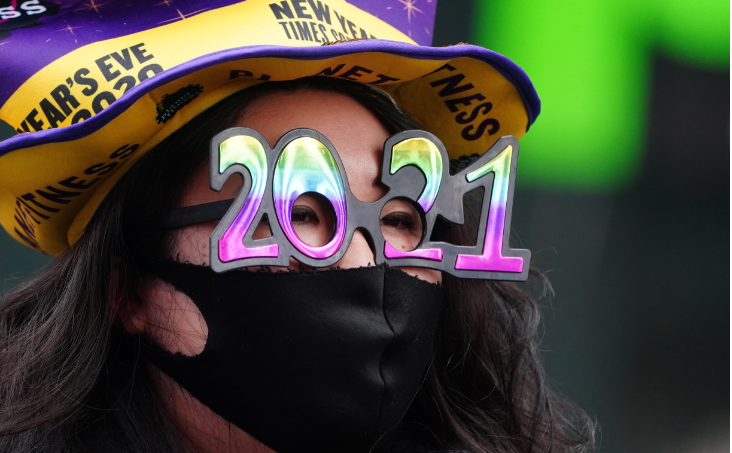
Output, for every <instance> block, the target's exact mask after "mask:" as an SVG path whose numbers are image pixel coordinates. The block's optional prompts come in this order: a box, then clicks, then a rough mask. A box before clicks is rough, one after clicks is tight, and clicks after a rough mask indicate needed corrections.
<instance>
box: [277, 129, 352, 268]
mask: <svg viewBox="0 0 732 453" xmlns="http://www.w3.org/2000/svg"><path fill="white" fill-rule="evenodd" d="M306 192H317V193H319V194H321V195H323V196H324V197H325V198H327V199H328V201H329V202H330V203H331V205H333V209H334V211H335V216H336V227H335V232H334V234H333V237H332V238H331V240H330V241H329V242H328V243H327V244H325V245H323V246H312V245H308V244H306V243H305V242H304V241H303V240H301V239H300V238H299V237H298V235H297V233H296V232H295V229H294V227H293V226H292V221H291V218H292V207H293V205H294V204H295V200H297V198H298V197H299V196H300V195H302V194H304V193H306ZM273 196H274V206H275V211H276V213H277V218H278V219H279V221H280V226H281V227H282V231H283V232H284V233H285V235H286V236H287V238H288V239H289V240H290V242H291V243H292V245H294V246H295V247H296V248H297V249H298V250H299V251H300V252H302V253H303V254H305V255H307V256H309V257H311V258H316V259H325V258H329V257H331V256H333V255H334V254H335V253H336V252H337V251H338V250H339V249H340V247H341V244H343V240H344V239H345V236H346V222H347V219H348V217H347V207H346V192H345V190H344V188H343V179H342V178H341V174H340V171H339V170H338V164H337V163H336V161H335V159H334V158H333V155H332V154H331V153H330V151H329V150H328V148H327V147H326V146H325V145H324V144H323V143H321V142H320V141H318V140H317V139H315V138H312V137H300V138H297V139H295V140H293V141H291V142H290V143H288V144H287V146H285V148H284V149H283V150H282V153H281V154H280V157H279V159H278V160H277V164H276V165H275V171H274V180H273Z"/></svg>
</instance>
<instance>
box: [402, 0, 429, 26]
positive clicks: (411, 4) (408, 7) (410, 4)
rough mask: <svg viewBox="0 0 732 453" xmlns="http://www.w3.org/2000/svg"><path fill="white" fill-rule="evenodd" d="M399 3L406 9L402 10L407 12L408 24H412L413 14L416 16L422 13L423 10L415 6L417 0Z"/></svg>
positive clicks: (405, 0) (406, 0) (404, 0)
mask: <svg viewBox="0 0 732 453" xmlns="http://www.w3.org/2000/svg"><path fill="white" fill-rule="evenodd" d="M399 3H401V4H402V5H404V8H402V9H406V10H407V22H409V23H411V22H412V14H414V15H415V16H416V15H417V13H422V10H421V9H419V8H417V7H416V6H414V5H415V4H416V3H417V0H399ZM422 14H424V13H422Z"/></svg>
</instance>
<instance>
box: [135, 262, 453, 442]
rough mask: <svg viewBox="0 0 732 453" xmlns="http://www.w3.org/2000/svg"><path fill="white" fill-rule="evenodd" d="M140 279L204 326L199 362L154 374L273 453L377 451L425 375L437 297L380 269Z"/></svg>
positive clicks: (181, 359) (171, 266)
mask: <svg viewBox="0 0 732 453" xmlns="http://www.w3.org/2000/svg"><path fill="white" fill-rule="evenodd" d="M144 267H145V268H148V270H149V271H150V272H151V273H153V274H154V275H156V276H157V277H159V278H160V279H162V280H164V281H166V282H169V283H170V284H172V285H173V286H174V287H175V288H177V289H178V290H180V291H182V292H183V293H185V294H186V295H188V296H189V297H190V298H191V299H192V300H193V301H194V302H195V303H196V305H197V306H198V308H199V309H200V311H201V313H202V315H203V318H204V319H205V320H206V323H207V325H208V340H207V343H206V347H205V349H204V351H203V352H202V353H200V354H199V355H197V356H194V357H186V356H183V355H181V354H175V355H173V354H170V353H168V352H166V351H161V350H160V349H159V348H154V349H153V351H152V352H151V353H150V358H151V360H152V361H153V363H155V364H156V365H157V366H158V367H159V368H160V369H161V370H162V371H163V372H164V373H165V374H167V375H168V376H170V377H171V378H172V379H173V380H175V381H176V382H177V383H178V384H179V385H180V386H181V387H183V388H184V389H186V390H187V391H188V392H190V393H191V394H192V395H193V396H194V397H195V398H197V399H198V400H199V401H200V402H202V403H203V404H205V405H206V406H208V407H209V408H210V409H211V410H213V411H214V412H215V413H216V414H218V415H219V416H221V417H222V418H224V419H225V420H227V421H229V422H231V423H233V424H234V425H236V426H238V427H239V428H241V429H242V430H244V431H246V432H247V433H248V434H250V435H251V436H253V437H254V438H255V439H257V440H259V441H260V442H262V443H263V444H265V445H267V446H268V447H270V448H272V449H274V450H275V451H277V452H278V453H289V452H321V453H327V452H333V453H350V452H355V453H359V452H369V451H376V450H379V449H380V448H381V447H382V446H385V445H386V444H388V442H386V439H388V438H389V433H390V432H391V431H392V430H393V428H394V427H395V426H397V425H398V423H399V421H400V419H401V417H402V416H403V415H404V413H405V412H406V411H407V409H408V407H409V405H410V403H411V401H412V399H413V398H414V396H415V395H416V393H417V391H418V389H419V387H420V385H421V383H422V381H423V379H424V376H425V374H426V372H427V369H428V368H429V365H430V362H431V360H432V350H433V343H434V338H435V332H436V329H437V323H438V320H439V316H440V312H441V310H442V304H443V301H444V299H445V293H444V290H443V289H442V288H441V287H439V286H437V285H434V284H431V283H427V282H425V281H422V280H419V279H417V278H416V277H412V276H410V275H408V274H406V273H404V272H402V271H400V270H398V269H394V268H390V267H387V266H383V265H382V266H377V267H368V268H358V269H347V270H328V271H319V272H305V273H288V272H282V273H268V272H227V273H224V274H217V273H215V272H213V271H212V270H211V269H210V268H209V267H203V266H195V265H191V264H181V263H173V262H155V263H145V265H144ZM377 443H378V444H379V446H378V447H376V448H374V446H375V445H376V444H377Z"/></svg>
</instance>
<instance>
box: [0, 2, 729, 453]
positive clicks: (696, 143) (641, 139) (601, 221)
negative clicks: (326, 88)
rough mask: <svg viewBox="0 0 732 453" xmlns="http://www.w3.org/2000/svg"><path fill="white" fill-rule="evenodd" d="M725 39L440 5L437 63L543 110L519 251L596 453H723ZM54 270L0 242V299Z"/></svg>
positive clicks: (569, 16)
mask: <svg viewBox="0 0 732 453" xmlns="http://www.w3.org/2000/svg"><path fill="white" fill-rule="evenodd" d="M431 1H432V0H416V1H412V0H410V1H409V2H407V3H411V4H413V6H416V7H417V8H419V4H420V3H421V2H426V3H429V2H431ZM402 3H404V4H405V5H406V3H405V2H402ZM415 14H418V12H417V13H415ZM729 30H730V5H729V2H726V1H724V0H673V1H667V0H666V1H661V0H633V1H630V0H616V1H613V2H596V1H587V0H510V1H509V0H501V1H498V0H440V2H439V3H438V7H437V23H436V25H435V32H434V42H433V45H435V46H444V45H450V44H455V43H458V42H469V43H472V44H478V45H482V46H485V47H488V48H490V49H492V50H495V51H497V52H499V53H502V54H505V55H507V56H508V57H510V58H511V59H512V60H513V61H515V62H517V63H518V64H519V65H520V66H522V67H523V68H524V70H526V72H527V73H528V74H529V76H530V77H531V78H532V80H533V82H534V84H535V85H536V88H537V91H538V92H539V96H540V97H541V98H542V114H541V116H540V117H539V119H538V121H537V123H536V124H535V125H534V126H533V127H532V129H531V131H530V132H529V133H528V134H527V135H526V137H525V138H524V139H522V141H521V157H520V159H519V169H518V174H517V179H516V181H517V189H516V194H515V198H514V210H513V212H514V218H513V222H512V227H513V235H512V239H513V242H514V244H515V246H521V247H522V248H523V247H525V248H530V249H531V250H532V251H533V254H534V255H533V258H534V265H535V266H536V267H538V268H539V269H541V270H542V271H544V272H545V273H546V274H547V275H548V276H549V278H550V279H551V282H552V284H553V286H554V289H555V291H556V296H555V297H554V298H553V299H551V300H544V301H543V303H544V305H545V307H546V310H545V321H544V325H543V329H542V345H543V349H544V358H545V363H546V367H547V371H548V374H549V378H550V380H551V382H552V384H553V386H554V387H555V388H556V389H558V390H559V391H560V392H561V393H563V394H564V395H566V396H567V397H569V398H571V399H572V400H574V401H575V402H576V403H578V404H579V405H580V406H581V407H582V408H583V409H585V410H586V411H587V412H589V413H590V414H591V415H593V416H594V417H595V418H596V419H597V420H598V422H599V425H600V429H601V434H600V451H601V452H607V453H625V452H628V453H655V452H664V453H665V452H669V453H692V452H693V453H702V452H703V453H718V452H729V451H730V444H729V427H730V425H729V423H730V420H729V399H730V393H729V390H730V387H729V383H730V377H729V366H730V363H729V360H730V349H729V345H730V343H729V341H730V330H729V329H730V324H729V319H730V312H729V309H730V308H729V307H730V306H729V300H730V299H729V296H730V293H729V288H730V281H729V272H730V269H729V263H730V261H729V256H730V255H729V250H730V242H729V241H730V235H729V234H730V231H729V219H730V210H729V209H730V199H729V187H730V179H729V170H730V161H729V156H730V116H729V114H730V104H729V100H730V88H729V87H730V74H729V68H730V61H729V57H730V47H729V44H730V35H729ZM0 138H3V137H0ZM48 261H49V259H48V258H47V257H45V256H43V255H40V254H37V253H34V252H31V251H30V250H28V249H26V248H25V247H23V246H21V245H20V244H18V243H16V242H15V241H13V240H12V239H10V237H9V236H8V235H7V234H6V233H5V232H4V231H2V230H0V294H4V293H6V292H7V291H8V290H10V289H11V288H13V287H14V286H15V285H17V284H18V283H19V282H21V281H23V280H24V279H26V278H28V277H29V276H30V275H32V274H33V273H34V272H37V271H38V269H39V268H41V267H42V266H43V265H45V264H47V263H48Z"/></svg>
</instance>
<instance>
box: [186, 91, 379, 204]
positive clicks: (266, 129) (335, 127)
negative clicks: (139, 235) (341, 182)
mask: <svg viewBox="0 0 732 453" xmlns="http://www.w3.org/2000/svg"><path fill="white" fill-rule="evenodd" d="M236 125H237V126H245V127H250V128H252V129H254V130H256V131H258V132H259V133H261V134H262V135H263V136H264V137H265V138H266V139H267V142H268V143H269V145H270V146H271V147H272V148H274V146H275V144H276V143H277V140H279V138H280V137H282V136H283V135H284V134H285V133H287V132H289V131H291V130H293V129H297V128H308V129H313V130H315V131H318V132H320V133H321V134H323V135H324V136H325V137H326V138H327V139H328V140H329V141H330V142H331V143H332V144H333V146H334V147H335V149H336V150H337V151H338V154H339V156H340V157H341V160H342V161H343V166H344V167H345V169H346V175H347V177H348V184H349V186H350V187H351V191H352V192H353V195H354V196H355V197H356V198H358V199H359V200H361V201H376V200H378V199H379V198H381V197H382V196H383V195H384V193H385V190H384V188H383V187H382V186H381V184H380V183H379V177H380V173H381V159H382V155H383V146H384V141H386V139H387V138H388V137H389V135H390V134H389V133H388V132H387V130H386V129H385V128H384V126H383V125H382V124H381V122H380V121H379V119H378V118H377V117H376V115H374V114H373V113H372V112H371V111H370V110H369V109H367V108H366V107H364V106H363V105H361V104H360V103H359V102H358V101H356V100H354V99H353V98H351V97H350V96H347V95H345V94H342V93H337V92H331V91H322V90H312V89H301V90H297V91H293V92H278V93H273V94H268V95H265V96H262V97H261V98H258V99H257V100H255V101H254V102H252V103H251V104H250V105H249V106H248V107H247V108H246V110H245V112H244V114H243V115H242V116H241V117H240V119H239V122H238V123H237V124H236ZM236 180H237V178H231V179H229V180H228V181H227V183H226V184H225V185H224V187H223V188H222V190H221V191H220V192H215V191H213V190H211V189H210V188H209V182H208V169H207V168H203V169H201V171H199V172H198V173H197V175H196V177H195V178H194V180H193V181H192V182H191V186H190V188H189V190H188V191H187V193H186V195H185V196H184V200H183V205H194V204H201V203H208V202H211V201H217V200H222V199H229V198H233V197H234V196H235V195H236V193H237V191H238V189H239V185H240V183H239V182H237V181H236Z"/></svg>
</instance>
